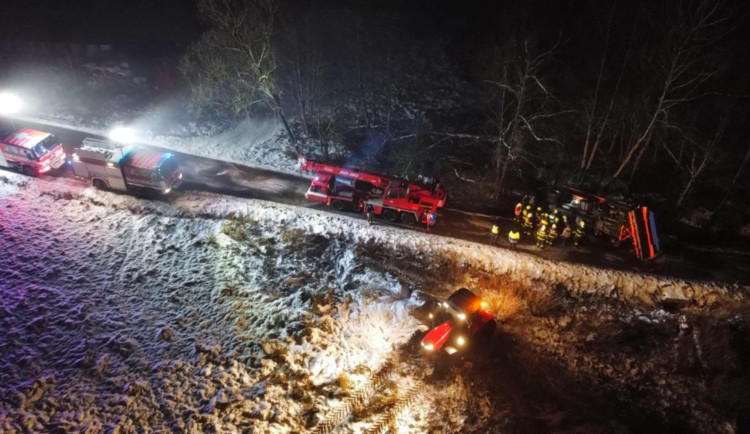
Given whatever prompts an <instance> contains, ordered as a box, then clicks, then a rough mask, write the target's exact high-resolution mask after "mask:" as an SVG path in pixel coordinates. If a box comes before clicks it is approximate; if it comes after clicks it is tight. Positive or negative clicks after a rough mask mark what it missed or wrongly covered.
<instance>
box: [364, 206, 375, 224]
mask: <svg viewBox="0 0 750 434" xmlns="http://www.w3.org/2000/svg"><path fill="white" fill-rule="evenodd" d="M374 212H375V209H374V208H373V207H372V204H371V203H368V204H367V205H366V206H365V214H367V225H368V226H372V214H373V213H374Z"/></svg>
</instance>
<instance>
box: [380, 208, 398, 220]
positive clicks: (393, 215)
mask: <svg viewBox="0 0 750 434" xmlns="http://www.w3.org/2000/svg"><path fill="white" fill-rule="evenodd" d="M383 218H384V219H386V220H388V221H392V222H395V221H396V219H397V218H398V213H397V212H396V210H395V209H390V208H386V209H384V210H383Z"/></svg>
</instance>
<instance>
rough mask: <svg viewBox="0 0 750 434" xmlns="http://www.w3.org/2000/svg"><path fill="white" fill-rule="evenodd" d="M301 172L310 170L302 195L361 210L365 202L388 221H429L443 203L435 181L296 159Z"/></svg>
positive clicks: (405, 222) (409, 223)
mask: <svg viewBox="0 0 750 434" xmlns="http://www.w3.org/2000/svg"><path fill="white" fill-rule="evenodd" d="M299 166H300V169H301V170H302V171H309V172H314V173H315V176H314V177H313V180H312V182H311V183H310V188H308V190H307V193H305V197H306V198H307V199H310V200H315V201H318V202H323V203H325V204H326V205H328V206H331V207H333V208H334V209H336V210H344V209H347V208H348V209H351V210H353V211H357V212H361V211H362V210H363V209H365V207H366V206H367V205H368V204H369V205H372V207H373V214H374V215H376V216H380V217H382V218H384V219H386V220H390V221H394V222H395V221H400V222H401V223H404V224H407V225H412V224H415V223H417V222H420V223H425V224H427V223H429V222H430V219H431V218H432V222H433V223H434V216H435V213H436V212H437V210H438V208H441V207H443V206H444V205H445V199H446V194H445V189H444V188H443V187H442V186H441V185H440V184H438V183H434V185H433V186H432V187H430V188H425V187H422V186H420V185H417V184H414V183H410V182H408V181H405V180H402V179H397V178H393V177H389V176H385V175H378V174H373V173H368V172H363V171H361V170H358V169H349V168H345V167H339V166H334V165H330V164H323V163H318V162H315V161H308V160H307V159H306V158H304V157H302V158H300V160H299Z"/></svg>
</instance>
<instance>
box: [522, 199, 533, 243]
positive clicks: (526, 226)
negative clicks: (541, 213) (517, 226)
mask: <svg viewBox="0 0 750 434" xmlns="http://www.w3.org/2000/svg"><path fill="white" fill-rule="evenodd" d="M533 219H534V213H533V212H532V211H531V205H526V210H525V211H524V212H523V233H524V235H526V236H527V237H531V233H532V232H533V231H534V220H533Z"/></svg>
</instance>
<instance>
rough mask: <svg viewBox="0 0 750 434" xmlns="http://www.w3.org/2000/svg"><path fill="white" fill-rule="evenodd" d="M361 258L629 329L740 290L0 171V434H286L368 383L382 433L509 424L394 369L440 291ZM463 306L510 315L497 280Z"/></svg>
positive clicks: (327, 217)
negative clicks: (630, 307) (638, 312)
mask: <svg viewBox="0 0 750 434" xmlns="http://www.w3.org/2000/svg"><path fill="white" fill-rule="evenodd" d="M378 250H380V251H384V252H387V253H386V255H387V256H391V257H394V258H396V262H398V258H399V257H401V255H403V258H404V259H401V260H402V261H407V260H408V258H414V257H416V258H422V259H423V261H424V263H425V264H427V265H426V266H425V267H424V268H423V269H422V270H420V271H421V272H422V274H424V275H429V274H439V271H440V270H439V269H440V268H441V267H442V268H445V267H448V266H449V264H448V263H446V262H445V261H444V258H452V261H453V262H454V263H457V264H459V266H460V267H464V268H465V269H466V270H485V271H489V272H490V273H492V274H497V275H502V276H507V277H508V278H509V279H512V280H513V281H515V282H516V284H517V285H520V286H523V287H524V288H528V290H529V291H532V292H534V291H536V292H551V291H559V290H560V288H563V289H564V290H565V291H567V292H568V293H569V294H571V295H577V296H580V297H585V296H596V297H602V298H607V299H613V300H620V301H622V302H623V303H633V304H636V305H638V306H642V308H641V309H642V310H643V311H644V313H643V317H644V318H645V319H646V320H649V317H650V316H653V315H657V314H658V315H664V314H665V313H664V312H663V311H661V310H660V309H658V307H657V308H656V309H653V306H654V305H658V302H660V301H661V300H663V299H664V298H665V297H668V298H675V299H684V300H689V301H691V302H692V303H694V304H697V305H712V304H713V303H716V302H719V301H724V300H727V299H737V300H740V299H744V295H743V292H741V291H740V290H739V288H730V287H722V286H719V285H715V284H711V283H699V282H686V281H673V280H669V279H664V278H659V277H654V276H648V275H637V274H632V273H626V272H612V271H607V270H601V269H594V268H590V267H585V266H580V265H571V264H565V263H555V262H550V261H546V260H543V259H539V258H536V257H534V256H531V255H526V254H523V253H516V252H511V251H506V250H502V249H496V248H493V247H490V246H485V245H480V244H476V243H471V242H467V241H463V240H458V239H451V238H444V237H436V236H432V235H430V234H424V233H419V232H415V231H408V230H402V229H399V228H393V227H386V226H377V225H376V226H374V227H368V226H366V224H364V221H363V220H362V219H361V218H358V217H357V216H352V217H348V216H340V215H337V214H331V213H326V212H321V211H315V210H310V209H304V208H295V207H290V206H285V205H279V204H273V203H267V202H263V201H257V200H242V199H237V198H232V197H227V196H220V195H213V194H199V193H180V194H178V195H176V196H174V197H171V198H170V199H169V200H166V201H149V200H143V199H138V198H135V197H131V196H128V195H120V194H113V193H106V192H99V191H96V190H93V189H90V188H85V187H84V186H82V185H81V184H79V183H77V182H76V181H75V180H72V179H31V178H26V177H23V176H20V175H16V174H13V173H10V172H4V171H3V172H0V252H2V254H0V308H1V309H2V311H1V313H2V315H0V337H2V339H0V431H2V432H14V431H22V430H29V431H50V430H61V431H79V430H85V429H89V430H91V432H97V431H100V430H106V431H110V430H111V431H118V430H119V431H125V432H127V431H131V430H133V429H135V427H149V428H150V429H152V430H154V431H159V430H172V431H183V430H185V431H190V432H206V431H219V432H236V431H242V430H245V429H253V430H255V432H291V431H305V430H307V429H311V428H313V427H315V426H316V424H320V423H321V422H325V421H330V420H333V419H332V417H333V416H331V415H335V413H336V411H337V409H340V408H342V406H344V405H349V404H348V402H349V401H347V399H351V398H347V397H348V396H350V395H349V393H350V392H351V391H356V390H359V388H360V387H364V386H366V385H367V384H373V381H375V380H373V379H378V378H380V377H379V375H381V376H382V375H385V376H386V377H387V378H386V379H385V380H383V379H382V378H381V379H380V380H377V381H384V383H383V384H384V385H383V386H382V387H381V386H379V387H381V389H379V390H380V391H381V393H380V394H381V395H383V394H386V395H387V396H390V397H391V398H392V399H393V401H394V402H398V399H399V397H400V398H401V399H403V400H406V398H407V397H408V398H409V399H408V402H409V403H410V405H408V406H407V407H406V408H405V409H404V411H403V412H402V413H399V414H394V417H393V418H392V419H391V420H390V421H389V422H388V423H389V424H390V426H392V427H395V428H394V429H396V428H398V429H399V430H400V431H401V432H424V431H428V430H430V429H445V430H448V431H461V430H462V427H463V424H464V422H465V421H466V420H470V421H472V422H471V423H473V424H474V426H477V425H478V426H482V423H483V422H482V420H484V419H482V417H480V416H481V415H482V414H485V415H486V414H494V415H503V414H505V413H508V408H491V407H488V406H489V405H490V404H489V401H488V398H487V397H484V398H481V399H479V401H478V398H477V397H476V396H475V392H474V391H471V390H470V388H469V386H468V385H466V384H465V383H464V380H463V379H462V378H461V377H460V376H456V378H454V379H452V380H450V381H447V382H445V381H444V382H442V383H440V382H438V383H435V382H427V381H426V380H425V375H426V374H428V373H429V370H430V369H431V368H429V367H427V365H413V364H410V363H406V362H405V361H404V359H403V358H402V357H401V358H400V357H399V354H400V351H399V347H400V346H401V345H402V344H404V343H406V342H407V341H408V340H409V338H410V337H411V336H412V335H413V334H414V332H415V330H417V328H418V326H419V324H420V321H419V320H418V319H417V317H418V314H417V313H416V312H417V311H418V310H419V308H420V306H421V305H422V304H423V303H424V302H425V300H427V299H429V298H430V295H438V296H444V295H446V294H447V293H449V292H450V291H451V290H453V289H455V286H454V283H452V282H449V281H448V280H446V281H443V282H435V281H434V280H430V279H427V278H425V279H421V280H420V277H419V276H417V277H413V276H410V275H409V274H408V273H406V272H404V273H401V272H400V271H399V267H396V268H395V269H394V268H393V266H392V265H391V266H386V265H387V264H385V263H383V264H379V263H378V261H377V255H375V254H373V253H372V252H373V251H378ZM441 258H442V259H441ZM441 261H442V262H441ZM403 265H404V267H403V270H402V271H404V270H407V269H408V268H410V267H408V266H406V265H408V264H406V262H404V263H403ZM414 266H415V264H411V267H412V268H413V267H414ZM468 275H469V273H467V276H468ZM465 283H467V284H471V283H472V282H471V281H467V282H465ZM482 295H483V296H484V297H485V298H486V299H488V300H489V301H490V303H491V307H492V308H493V310H495V311H496V312H498V313H499V314H502V313H504V312H508V311H509V307H508V306H504V305H503V303H504V301H503V300H504V299H503V298H502V297H500V296H499V295H500V291H499V288H498V289H496V290H489V289H485V290H484V292H483V294H482ZM648 306H651V308H649V307H648ZM659 312H661V313H659ZM501 316H502V315H501ZM407 361H408V359H407ZM392 364H395V365H396V367H395V368H393V369H390V368H389V369H385V367H388V366H391V365H392ZM414 391H416V392H414ZM383 396H385V395H383ZM382 399H385V398H382ZM477 402H479V404H477ZM382 404H383V408H387V405H386V404H387V403H382ZM347 408H348V407H347ZM377 408H378V407H377V406H375V407H373V408H372V409H371V412H373V413H374V414H368V413H367V411H365V410H366V409H359V410H357V411H354V410H352V414H355V416H356V417H354V418H349V419H347V424H346V427H345V428H340V429H342V430H345V431H350V432H364V431H367V430H368V429H371V428H373V427H374V426H375V425H377V424H378V423H379V421H378V418H377V416H378V411H377ZM436 409H440V410H436ZM477 414H479V415H480V416H477ZM357 415H358V416H357ZM467 418H468V419H467ZM381 422H382V421H381ZM439 427H442V428H439ZM119 431H118V432H119Z"/></svg>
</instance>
